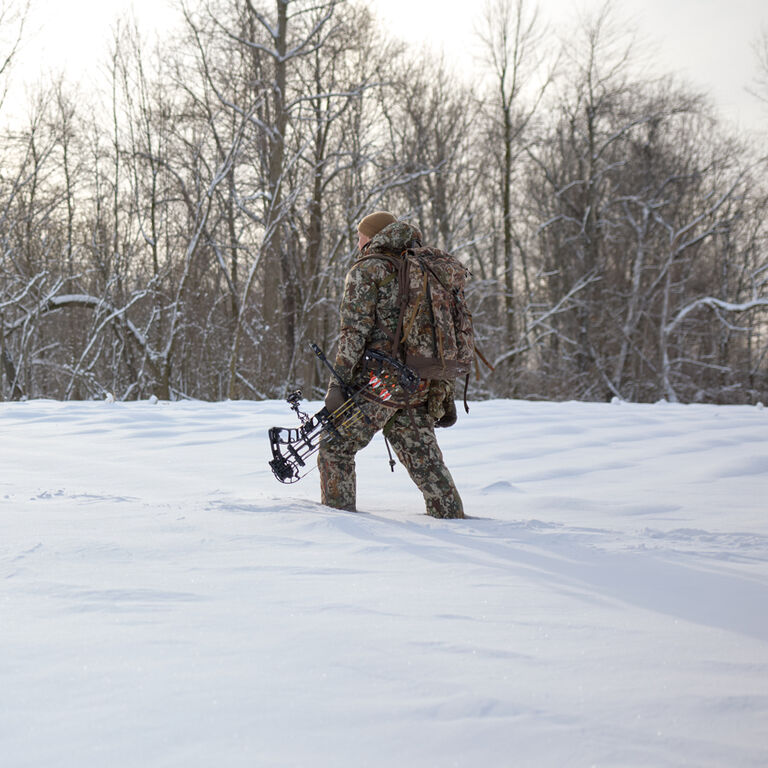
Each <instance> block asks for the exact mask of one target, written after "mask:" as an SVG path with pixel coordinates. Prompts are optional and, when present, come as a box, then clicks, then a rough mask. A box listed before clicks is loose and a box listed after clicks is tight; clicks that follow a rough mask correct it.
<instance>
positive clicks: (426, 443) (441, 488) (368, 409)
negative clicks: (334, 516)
mask: <svg viewBox="0 0 768 768" xmlns="http://www.w3.org/2000/svg"><path fill="white" fill-rule="evenodd" d="M363 409H364V411H365V413H366V414H367V415H368V417H369V419H370V424H369V423H367V422H366V421H365V420H364V419H360V420H359V421H357V422H355V423H354V424H352V425H351V426H349V427H343V428H342V431H341V434H340V436H339V437H337V438H335V439H334V440H330V441H328V442H324V443H322V444H321V446H320V451H319V453H318V457H317V466H318V468H319V470H320V495H321V501H322V503H323V504H326V505H327V506H329V507H336V508H337V509H348V510H352V511H354V510H355V503H356V480H355V454H356V453H357V452H358V451H360V450H362V449H363V448H365V446H366V445H368V443H370V442H371V440H372V439H373V436H374V435H375V434H376V433H377V432H378V431H379V430H380V429H384V434H385V435H386V437H387V439H388V440H389V442H390V443H391V445H392V448H393V449H394V451H395V454H396V455H397V458H398V459H400V463H401V464H402V465H403V466H404V467H405V468H406V470H408V474H409V475H410V476H411V479H412V480H413V482H414V483H416V485H417V486H418V488H419V490H420V491H421V492H422V494H423V495H424V501H425V502H426V506H427V514H428V515H432V517H464V511H463V505H462V503H461V497H460V496H459V492H458V491H457V490H456V486H455V485H454V484H453V478H452V477H451V474H450V472H448V469H447V468H446V466H445V463H444V461H443V454H442V452H441V451H440V448H439V446H438V445H437V439H436V438H435V430H434V426H433V419H432V417H431V416H429V414H428V413H427V407H426V405H422V406H417V407H415V408H413V410H412V413H413V422H412V421H411V416H410V415H409V413H408V411H406V410H398V411H393V409H392V408H387V407H386V406H384V405H378V404H376V403H369V402H366V403H364V404H363Z"/></svg>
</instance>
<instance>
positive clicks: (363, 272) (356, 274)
mask: <svg viewBox="0 0 768 768" xmlns="http://www.w3.org/2000/svg"><path fill="white" fill-rule="evenodd" d="M393 258H396V257H392V256H390V255H389V254H385V253H372V254H369V255H366V256H363V257H362V258H360V259H358V260H357V261H356V262H355V263H354V264H353V265H352V266H351V267H350V270H349V273H348V274H349V277H350V278H351V279H363V280H365V279H368V280H374V281H377V280H381V279H382V278H385V277H386V276H387V275H388V274H389V273H390V272H392V271H393V270H394V269H395V267H394V264H393V262H392V259H393Z"/></svg>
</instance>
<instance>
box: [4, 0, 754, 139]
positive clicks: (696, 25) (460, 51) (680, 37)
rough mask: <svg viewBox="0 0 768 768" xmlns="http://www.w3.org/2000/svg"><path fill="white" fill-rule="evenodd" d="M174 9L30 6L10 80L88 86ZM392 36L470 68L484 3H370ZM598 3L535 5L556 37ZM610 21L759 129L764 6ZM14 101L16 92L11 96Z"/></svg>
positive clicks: (735, 4) (87, 3)
mask: <svg viewBox="0 0 768 768" xmlns="http://www.w3.org/2000/svg"><path fill="white" fill-rule="evenodd" d="M172 1H173V0H32V2H33V7H34V10H33V14H32V18H31V23H30V25H29V29H28V34H27V45H26V47H25V50H24V55H23V58H22V59H21V60H20V66H19V67H17V70H16V72H15V80H16V82H17V85H18V84H20V82H21V81H23V80H28V81H35V80H39V78H40V76H41V72H43V73H44V72H49V71H50V70H58V69H61V68H66V69H68V70H69V73H70V77H71V78H72V79H75V80H79V81H83V82H87V79H88V73H89V72H90V71H92V70H93V69H94V68H95V66H96V65H97V64H98V63H99V62H102V61H103V60H104V52H105V50H106V45H107V41H108V39H109V35H110V26H111V24H112V23H113V21H114V19H115V17H116V16H117V15H119V14H120V13H122V12H124V11H125V10H127V9H129V8H130V7H131V6H133V7H134V8H135V10H136V13H137V15H138V17H139V19H140V21H141V23H142V25H143V26H144V27H145V28H146V29H148V30H150V29H152V28H153V27H156V26H157V27H159V28H161V29H162V28H163V27H165V26H167V25H168V23H169V19H170V18H171V13H170V11H169V8H170V6H171V4H172ZM369 3H370V5H371V6H373V7H374V8H375V9H376V12H377V14H378V15H379V16H380V18H381V19H382V23H383V24H385V25H386V26H387V27H388V28H389V29H390V31H391V32H392V33H393V34H395V35H398V36H400V37H406V38H410V39H412V40H416V39H427V40H428V41H429V42H430V44H431V45H432V46H434V47H436V48H439V47H441V46H444V47H445V49H446V50H447V52H448V56H449V57H453V58H457V59H459V60H462V59H463V60H464V61H466V62H467V65H469V63H470V62H471V49H472V47H473V46H474V45H475V40H474V37H473V28H474V27H475V26H476V24H477V14H478V10H479V9H480V8H481V7H482V5H483V0H369ZM603 3H604V0H540V2H539V7H540V9H541V12H542V16H543V18H544V19H545V20H546V21H547V22H548V23H549V24H550V25H551V26H552V27H553V28H554V29H556V30H559V31H563V30H565V31H567V30H568V29H569V28H572V27H573V25H574V23H575V19H576V18H577V17H578V13H579V12H582V13H590V12H594V11H596V10H597V9H598V8H600V7H601V6H602V5H603ZM613 7H614V12H615V18H616V19H618V20H621V21H622V22H623V23H625V24H626V25H627V28H628V30H630V31H633V32H637V33H639V35H640V37H641V39H642V40H644V41H646V42H645V45H644V47H645V48H646V49H647V51H654V52H655V53H654V58H655V59H656V60H657V66H658V68H659V70H660V71H664V72H674V73H677V74H678V75H679V76H681V77H682V78H684V79H685V80H686V81H687V82H689V83H691V85H693V86H694V87H696V88H698V89H701V90H705V91H707V92H708V93H710V94H711V96H712V98H713V99H714V101H715V103H716V104H717V105H718V107H719V108H720V109H721V110H722V114H723V116H724V117H725V119H726V120H730V121H733V122H735V123H737V124H739V125H741V126H742V127H744V128H749V129H761V128H762V126H763V123H764V122H766V118H768V112H767V111H766V108H765V107H764V106H761V105H760V104H759V103H758V102H757V100H756V99H755V98H754V97H752V96H750V95H749V94H748V93H747V91H746V88H747V87H748V86H749V85H750V84H751V82H752V80H753V78H754V77H755V76H756V74H757V60H756V57H755V54H754V52H753V50H752V44H753V42H754V41H755V40H756V38H757V36H758V33H759V30H760V29H761V27H765V26H768V0H614V2H613ZM17 92H18V89H17Z"/></svg>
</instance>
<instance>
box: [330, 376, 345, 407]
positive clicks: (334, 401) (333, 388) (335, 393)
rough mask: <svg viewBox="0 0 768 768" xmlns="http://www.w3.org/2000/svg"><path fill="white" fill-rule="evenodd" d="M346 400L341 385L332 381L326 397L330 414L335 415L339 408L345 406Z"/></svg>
mask: <svg viewBox="0 0 768 768" xmlns="http://www.w3.org/2000/svg"><path fill="white" fill-rule="evenodd" d="M346 399H347V398H346V397H344V393H343V392H342V391H341V385H340V384H339V383H338V382H336V381H332V382H331V383H330V384H329V385H328V392H327V393H326V395H325V407H326V408H327V409H328V413H333V412H334V411H335V410H336V409H337V408H340V407H341V406H342V405H344V403H345V402H346Z"/></svg>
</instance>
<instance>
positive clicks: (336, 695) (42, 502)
mask: <svg viewBox="0 0 768 768" xmlns="http://www.w3.org/2000/svg"><path fill="white" fill-rule="evenodd" d="M315 405H316V404H313V406H312V407H309V408H308V410H309V411H310V412H312V411H313V407H314V406H315ZM273 425H280V426H294V425H295V417H294V416H293V414H291V413H290V411H289V409H288V407H287V405H285V404H284V403H278V402H266V403H256V402H228V403H216V404H205V403H197V402H194V403H192V402H180V403H165V402H157V401H155V402H143V403H120V402H115V403H109V402H88V403H58V402H52V401H30V402H24V403H2V404H0V466H1V467H2V472H1V473H0V574H1V578H2V591H1V592H0V681H2V683H1V686H0V690H1V691H2V695H1V696H0V755H2V759H1V760H0V763H1V764H2V766H3V767H4V768H22V767H31V766H34V767H35V768H41V767H42V766H56V767H57V768H60V767H61V766H78V768H79V767H82V766H99V767H101V766H105V765H109V766H110V767H111V768H115V767H116V766H117V767H121V766H126V767H127V766H131V767H133V766H137V765H141V766H152V767H154V766H157V767H161V766H162V767H166V766H182V765H183V766H185V768H191V767H196V766H200V768H203V767H206V768H208V767H209V766H225V767H226V768H233V767H234V768H239V767H240V766H242V767H243V768H245V767H246V766H247V767H249V768H252V767H253V766H269V767H270V768H272V767H273V766H291V767H293V766H312V768H317V767H318V766H327V767H328V768H331V767H333V768H339V767H344V766H354V767H355V768H360V767H362V766H376V767H379V766H381V767H382V768H383V767H384V766H387V767H389V766H403V768H410V767H411V766H416V767H421V766H424V768H427V767H428V766H429V767H431V766H472V767H474V766H478V765H484V766H494V767H495V766H516V767H517V766H536V767H540V766H544V767H546V766H556V767H558V768H559V767H561V766H593V765H594V766H649V767H651V766H652V767H653V768H664V767H665V766H670V767H671V766H675V767H677V766H683V765H691V766H697V767H699V766H718V767H720V766H729V767H730V766H765V765H766V764H768V610H766V609H767V607H768V515H767V514H766V495H767V492H768V484H767V483H766V476H767V475H768V412H766V410H765V409H762V408H756V407H741V406H738V407H736V406H733V407H730V406H728V407H725V406H721V407H717V406H707V405H687V406H683V405H677V404H670V403H659V404H655V405H632V404H628V403H624V402H621V401H618V400H616V401H614V402H613V403H605V404H585V403H530V402H519V401H493V402H482V403H475V404H473V405H472V412H471V414H470V415H469V416H465V415H463V414H461V415H460V418H459V423H458V424H457V426H456V427H454V428H452V429H450V430H442V431H441V433H440V435H439V437H440V442H441V445H442V446H443V450H444V453H445V456H446V460H447V463H448V465H449V467H450V468H451V470H452V472H453V474H454V477H455V479H456V481H457V483H458V485H459V487H460V489H461V491H462V494H463V497H464V500H465V506H466V508H467V511H468V513H469V514H471V515H472V516H473V517H472V519H468V520H463V521H442V520H433V519H432V518H428V517H426V516H425V515H424V514H423V508H422V505H421V498H420V495H419V493H418V491H416V490H415V489H414V488H413V486H412V485H411V483H410V481H409V479H408V478H407V476H406V474H405V471H404V470H403V468H402V467H401V466H398V467H397V469H396V472H395V474H391V473H390V472H389V469H388V466H387V458H386V450H385V447H384V444H383V441H382V440H381V439H380V438H377V439H375V440H374V442H373V443H372V445H371V446H369V448H368V449H366V451H364V452H363V453H362V454H361V455H360V457H359V461H358V485H359V494H358V505H359V507H360V508H361V509H362V510H363V511H362V512H361V513H358V514H354V513H346V512H337V511H332V510H329V509H327V508H324V507H322V506H321V505H320V504H319V503H318V502H317V501H316V499H317V498H318V487H317V484H318V481H317V473H316V472H313V473H312V474H310V475H308V476H307V477H306V478H304V479H303V480H302V481H301V482H299V483H297V484H295V485H292V486H283V485H280V484H279V483H278V482H277V481H276V480H275V479H274V478H273V477H272V475H271V473H270V472H269V469H268V467H267V459H268V455H267V454H268V444H267V439H266V430H267V428H268V427H269V426H273Z"/></svg>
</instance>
